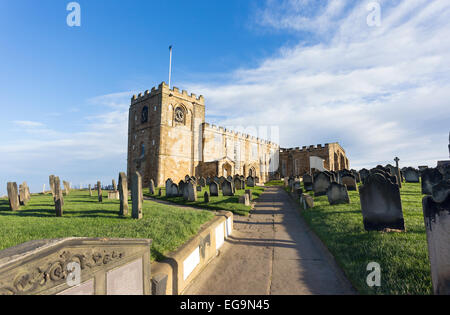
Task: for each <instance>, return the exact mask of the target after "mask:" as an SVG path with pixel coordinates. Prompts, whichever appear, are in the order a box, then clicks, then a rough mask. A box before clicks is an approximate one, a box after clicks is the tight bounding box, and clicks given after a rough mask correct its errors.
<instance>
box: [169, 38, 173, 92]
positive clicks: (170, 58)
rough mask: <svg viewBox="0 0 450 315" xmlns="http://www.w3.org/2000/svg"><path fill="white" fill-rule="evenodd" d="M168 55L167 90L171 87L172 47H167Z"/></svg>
mask: <svg viewBox="0 0 450 315" xmlns="http://www.w3.org/2000/svg"><path fill="white" fill-rule="evenodd" d="M169 55H170V57H169V89H170V87H171V85H170V83H171V82H170V81H171V79H172V45H170V46H169Z"/></svg>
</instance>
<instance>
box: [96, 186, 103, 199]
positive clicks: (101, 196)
mask: <svg viewBox="0 0 450 315" xmlns="http://www.w3.org/2000/svg"><path fill="white" fill-rule="evenodd" d="M97 194H98V202H103V193H102V183H100V181H98V182H97Z"/></svg>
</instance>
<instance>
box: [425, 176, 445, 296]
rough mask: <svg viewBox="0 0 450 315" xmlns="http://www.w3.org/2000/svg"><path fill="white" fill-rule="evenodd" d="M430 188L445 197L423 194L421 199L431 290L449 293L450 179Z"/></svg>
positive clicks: (441, 293) (435, 193) (439, 293)
mask: <svg viewBox="0 0 450 315" xmlns="http://www.w3.org/2000/svg"><path fill="white" fill-rule="evenodd" d="M432 190H433V195H436V196H441V197H442V198H443V197H445V199H443V200H440V201H437V200H435V199H434V197H431V196H425V197H424V198H423V200H422V206H423V216H424V220H425V227H426V233H427V243H428V256H429V258H430V265H431V279H432V283H433V291H434V294H436V295H450V242H449V240H450V181H449V184H448V185H440V184H437V185H434V186H433V188H432Z"/></svg>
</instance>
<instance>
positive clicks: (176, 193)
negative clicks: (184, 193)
mask: <svg viewBox="0 0 450 315" xmlns="http://www.w3.org/2000/svg"><path fill="white" fill-rule="evenodd" d="M169 190H170V194H169V196H172V197H178V196H179V195H180V191H179V190H178V185H177V184H175V183H172V185H170V189H169Z"/></svg>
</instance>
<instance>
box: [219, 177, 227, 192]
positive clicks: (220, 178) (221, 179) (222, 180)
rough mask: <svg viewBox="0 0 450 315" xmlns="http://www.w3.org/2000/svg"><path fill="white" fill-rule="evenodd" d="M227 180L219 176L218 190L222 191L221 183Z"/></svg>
mask: <svg viewBox="0 0 450 315" xmlns="http://www.w3.org/2000/svg"><path fill="white" fill-rule="evenodd" d="M226 180H227V179H226V178H225V177H224V176H220V177H219V189H220V190H222V185H223V182H224V181H226Z"/></svg>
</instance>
